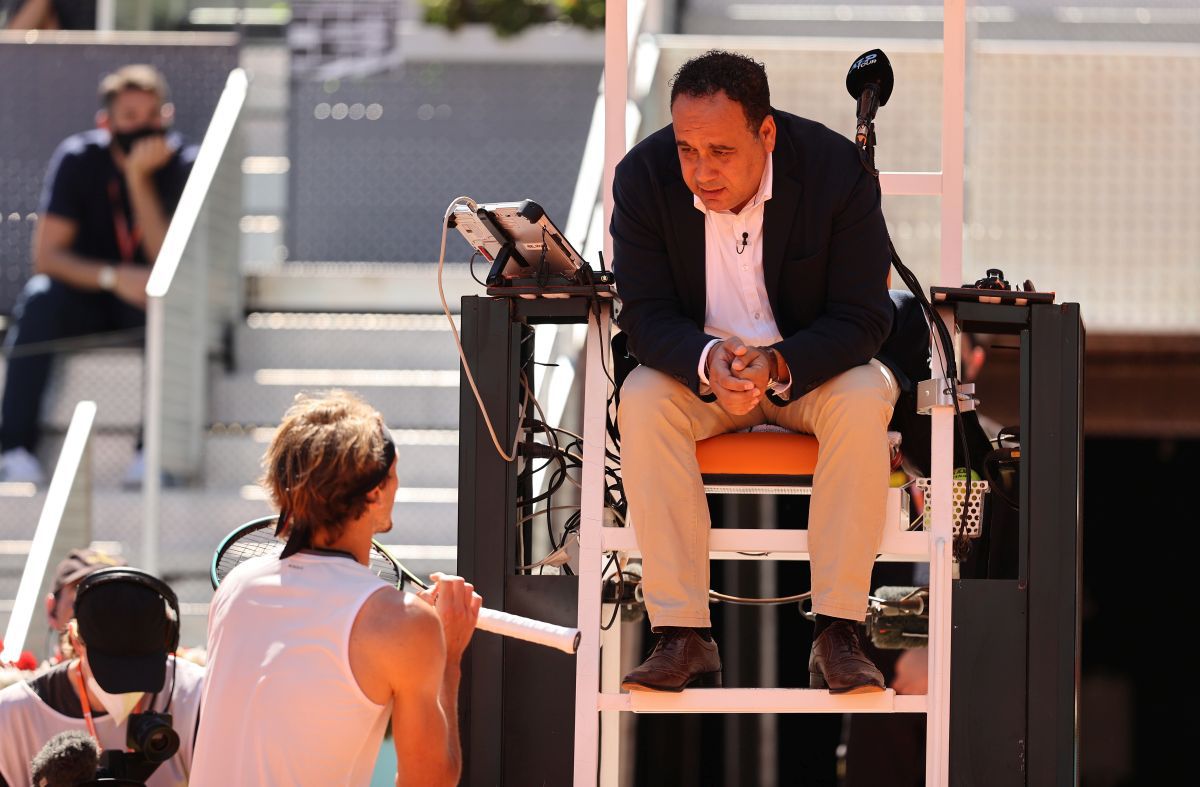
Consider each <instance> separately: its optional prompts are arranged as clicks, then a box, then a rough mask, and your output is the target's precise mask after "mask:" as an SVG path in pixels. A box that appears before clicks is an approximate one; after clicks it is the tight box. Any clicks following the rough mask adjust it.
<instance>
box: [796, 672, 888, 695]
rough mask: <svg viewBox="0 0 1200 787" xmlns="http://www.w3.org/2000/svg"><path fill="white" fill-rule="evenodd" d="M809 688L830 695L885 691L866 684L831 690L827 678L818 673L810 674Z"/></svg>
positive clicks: (871, 684)
mask: <svg viewBox="0 0 1200 787" xmlns="http://www.w3.org/2000/svg"><path fill="white" fill-rule="evenodd" d="M808 687H809V688H810V689H824V690H826V691H828V692H829V693H830V694H877V693H879V692H881V691H883V690H884V688H883V687H882V686H876V685H875V684H874V683H864V684H862V685H861V686H850V687H848V688H845V689H831V688H829V684H828V683H826V682H825V676H824V675H822V674H820V673H818V672H810V673H808Z"/></svg>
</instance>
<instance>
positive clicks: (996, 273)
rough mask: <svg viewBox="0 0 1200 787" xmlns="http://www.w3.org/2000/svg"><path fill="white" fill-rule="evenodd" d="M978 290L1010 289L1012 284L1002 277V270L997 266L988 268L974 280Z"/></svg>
mask: <svg viewBox="0 0 1200 787" xmlns="http://www.w3.org/2000/svg"><path fill="white" fill-rule="evenodd" d="M974 286H975V288H976V289H979V290H1011V289H1012V285H1011V284H1009V283H1008V281H1007V280H1006V279H1005V278H1004V271H1002V270H1000V269H999V268H988V269H987V273H986V274H984V277H983V278H982V279H977V280H976V281H975V285H974Z"/></svg>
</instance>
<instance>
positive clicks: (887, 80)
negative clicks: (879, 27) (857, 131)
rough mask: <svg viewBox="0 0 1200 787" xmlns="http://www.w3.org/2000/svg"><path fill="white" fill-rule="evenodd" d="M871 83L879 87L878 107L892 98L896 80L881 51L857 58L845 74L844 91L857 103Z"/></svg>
mask: <svg viewBox="0 0 1200 787" xmlns="http://www.w3.org/2000/svg"><path fill="white" fill-rule="evenodd" d="M872 82H874V83H875V84H877V85H879V106H883V105H884V104H886V103H887V102H888V99H889V98H891V96H892V87H893V85H895V82H896V78H895V76H894V75H893V74H892V64H891V63H890V62H889V61H888V59H887V55H885V54H884V53H883V50H882V49H872V50H871V51H870V52H864V53H863V54H861V55H859V56H858V59H857V60H855V61H854V64H853V65H851V66H850V71H849V72H848V73H847V74H846V90H847V92H849V93H850V96H851V97H852V98H854V99H855V100H856V101H857V100H858V98H859V97H860V96H862V93H863V89H864V88H866V86H867V85H869V84H871V83H872Z"/></svg>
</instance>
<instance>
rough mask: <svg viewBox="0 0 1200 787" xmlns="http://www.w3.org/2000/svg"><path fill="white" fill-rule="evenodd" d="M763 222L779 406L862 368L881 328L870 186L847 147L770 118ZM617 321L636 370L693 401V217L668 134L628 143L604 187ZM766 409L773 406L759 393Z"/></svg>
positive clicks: (806, 125)
mask: <svg viewBox="0 0 1200 787" xmlns="http://www.w3.org/2000/svg"><path fill="white" fill-rule="evenodd" d="M772 114H773V116H774V117H775V124H776V128H777V129H778V131H777V135H776V144H775V151H774V154H773V155H774V159H773V167H774V176H773V177H774V183H773V188H772V195H771V199H770V200H768V201H767V203H766V206H765V209H764V210H765V212H764V218H763V276H764V279H765V284H766V289H767V296H768V298H769V299H770V302H771V310H772V311H773V312H774V315H775V322H776V324H777V326H778V328H779V334H780V335H781V336H783V337H784V338H783V341H781V342H779V343H778V344H776V345H775V348H776V349H777V350H778V351H779V352H780V353H781V354H782V355H783V357H784V358H785V359H786V360H787V364H788V367H789V368H790V370H791V374H792V391H791V398H790V400H789V401H796V400H797V399H799V398H800V396H802V395H804V394H805V393H807V392H809V391H811V390H812V389H813V388H816V387H817V386H818V385H820V384H821V383H822V382H824V381H826V380H828V379H830V378H832V377H835V376H836V375H838V374H840V373H842V372H844V371H846V370H847V369H850V368H853V367H855V366H859V365H861V364H864V363H867V362H868V361H869V360H870V359H871V358H872V357H874V356H875V354H876V353H877V352H878V351H879V348H880V346H881V345H882V344H883V341H884V338H885V337H886V336H887V335H888V330H889V328H890V327H891V323H892V315H893V311H894V310H893V306H892V302H891V299H890V298H889V297H888V290H887V271H888V266H889V264H890V262H891V254H890V252H889V249H888V238H887V229H886V227H885V225H884V221H883V213H882V211H881V210H880V193H879V186H878V181H876V180H875V178H873V177H872V176H871V175H869V174H868V173H867V172H866V170H865V169H864V168H863V166H862V164H860V163H859V158H858V151H857V150H856V149H855V147H854V144H853V143H852V142H851V141H850V140H848V139H846V138H845V137H843V136H841V135H840V134H837V133H835V132H833V131H831V130H829V129H828V128H826V127H825V126H823V125H821V124H820V123H816V122H813V121H811V120H806V119H804V118H801V117H797V116H796V115H792V114H789V113H787V112H781V111H779V110H772ZM610 230H611V232H612V237H613V271H614V273H615V274H616V282H617V294H618V296H619V297H620V301H621V308H620V312H619V314H618V316H617V323H618V324H619V325H620V326H621V329H622V330H623V331H625V332H626V333H627V334H628V337H629V349H630V352H632V353H633V355H635V356H636V357H637V359H638V361H639V362H641V363H644V364H646V365H647V366H650V367H652V368H654V369H658V370H659V371H662V372H664V373H666V374H670V375H672V376H673V377H675V378H676V379H677V380H679V381H680V382H681V383H683V384H684V385H686V386H688V387H689V388H691V389H692V390H693V391H696V392H697V393H699V386H700V380H699V374H698V372H697V370H696V366H697V364H698V363H699V360H700V353H701V352H702V351H703V349H704V346H705V345H706V344H707V343H708V342H709V341H711V340H712V339H714V338H717V337H714V336H710V335H708V334H705V333H704V310H705V300H706V292H705V258H704V254H705V252H704V214H703V213H701V212H700V211H698V210H696V208H695V205H694V203H693V198H692V192H691V191H689V190H688V187H687V185H686V184H685V183H684V182H683V173H682V170H681V169H680V166H679V157H678V154H677V153H676V149H675V135H674V132H673V131H672V128H671V126H667V127H665V128H662V129H660V130H658V131H656V132H655V133H654V134H651V135H650V136H649V137H647V138H646V139H644V140H642V141H641V142H639V143H638V144H637V145H636V146H635V147H634V148H633V149H632V150H631V151H629V153H628V154H626V156H625V158H623V159H622V160H621V162H620V163H619V164H618V165H617V170H616V178H615V180H614V183H613V213H612V224H611V226H610ZM768 395H769V396H771V397H772V400H773V401H775V402H776V403H777V404H784V402H783V401H780V400H778V399H777V398H775V397H774V395H773V394H768Z"/></svg>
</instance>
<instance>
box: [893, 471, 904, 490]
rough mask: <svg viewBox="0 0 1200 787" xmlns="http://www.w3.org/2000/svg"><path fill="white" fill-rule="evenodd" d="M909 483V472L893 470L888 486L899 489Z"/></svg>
mask: <svg viewBox="0 0 1200 787" xmlns="http://www.w3.org/2000/svg"><path fill="white" fill-rule="evenodd" d="M907 483H908V473H906V472H904V471H903V470H893V471H892V475H891V477H890V478H888V486H889V487H891V488H892V489H899V488H900V487H902V486H904V485H905V484H907Z"/></svg>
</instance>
